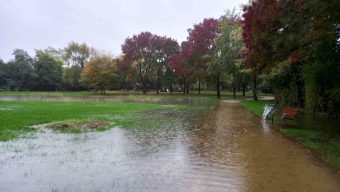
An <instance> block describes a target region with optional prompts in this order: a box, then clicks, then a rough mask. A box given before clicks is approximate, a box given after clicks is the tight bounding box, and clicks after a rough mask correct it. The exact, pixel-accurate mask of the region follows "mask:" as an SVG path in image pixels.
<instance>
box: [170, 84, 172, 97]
mask: <svg viewBox="0 0 340 192" xmlns="http://www.w3.org/2000/svg"><path fill="white" fill-rule="evenodd" d="M170 94H171V95H172V85H170Z"/></svg>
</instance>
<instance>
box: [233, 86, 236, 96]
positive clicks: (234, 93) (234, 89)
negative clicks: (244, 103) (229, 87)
mask: <svg viewBox="0 0 340 192" xmlns="http://www.w3.org/2000/svg"><path fill="white" fill-rule="evenodd" d="M235 86H236V85H235V82H233V98H234V99H235V98H236V87H235Z"/></svg>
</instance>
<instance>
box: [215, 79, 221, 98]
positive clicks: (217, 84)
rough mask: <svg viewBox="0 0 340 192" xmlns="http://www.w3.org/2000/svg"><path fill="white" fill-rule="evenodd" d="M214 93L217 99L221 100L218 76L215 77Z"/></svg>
mask: <svg viewBox="0 0 340 192" xmlns="http://www.w3.org/2000/svg"><path fill="white" fill-rule="evenodd" d="M216 93H217V98H218V99H219V98H221V91H220V76H219V75H217V76H216Z"/></svg>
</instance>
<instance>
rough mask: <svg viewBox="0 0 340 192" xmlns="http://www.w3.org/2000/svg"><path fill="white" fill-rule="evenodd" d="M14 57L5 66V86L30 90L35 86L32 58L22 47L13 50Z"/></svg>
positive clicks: (12, 88)
mask: <svg viewBox="0 0 340 192" xmlns="http://www.w3.org/2000/svg"><path fill="white" fill-rule="evenodd" d="M13 55H14V59H13V60H10V61H9V62H8V63H7V66H6V67H5V68H6V69H7V71H6V74H7V75H5V76H6V84H7V88H8V89H11V90H31V89H33V88H34V86H35V80H34V79H35V72H34V69H33V59H32V58H31V57H30V56H29V55H28V53H27V52H26V51H24V50H22V49H15V50H14V51H13Z"/></svg>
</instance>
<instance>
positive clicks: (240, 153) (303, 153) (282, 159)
mask: <svg viewBox="0 0 340 192" xmlns="http://www.w3.org/2000/svg"><path fill="white" fill-rule="evenodd" d="M181 115H183V114H181ZM270 126H271V124H267V123H265V122H262V121H261V120H260V119H259V118H257V117H256V116H255V115H254V114H253V113H251V112H249V111H248V110H247V109H245V108H244V107H243V106H241V105H240V104H239V103H237V102H220V103H219V104H218V106H217V107H216V109H215V111H214V112H213V113H212V114H211V115H210V116H209V117H207V118H205V119H202V120H201V122H199V123H198V124H190V121H187V120H186V119H185V118H183V117H181V118H178V121H177V122H176V123H174V124H171V125H170V126H167V127H166V128H164V129H150V130H148V129H146V130H145V129H144V130H143V131H141V130H138V129H129V130H127V129H121V128H117V127H116V128H113V129H111V130H109V131H106V132H89V133H83V134H62V133H54V132H51V131H49V130H41V131H39V132H38V133H34V134H32V135H31V136H30V137H28V138H21V139H16V140H13V141H9V142H0V191H165V192H167V191H217V192H218V191H255V192H256V191H308V192H310V191H322V192H323V191H329V192H336V191H340V179H339V177H338V176H337V175H335V174H334V173H332V172H331V171H330V170H329V169H327V168H326V167H325V166H324V165H323V164H321V163H319V161H318V160H317V159H315V158H314V156H313V155H312V154H310V153H309V152H308V151H307V150H304V149H302V148H301V147H299V146H297V145H296V144H294V143H293V142H292V141H290V140H287V139H286V138H284V137H282V136H281V135H280V134H279V133H278V132H276V131H274V130H272V128H271V127H270Z"/></svg>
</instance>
